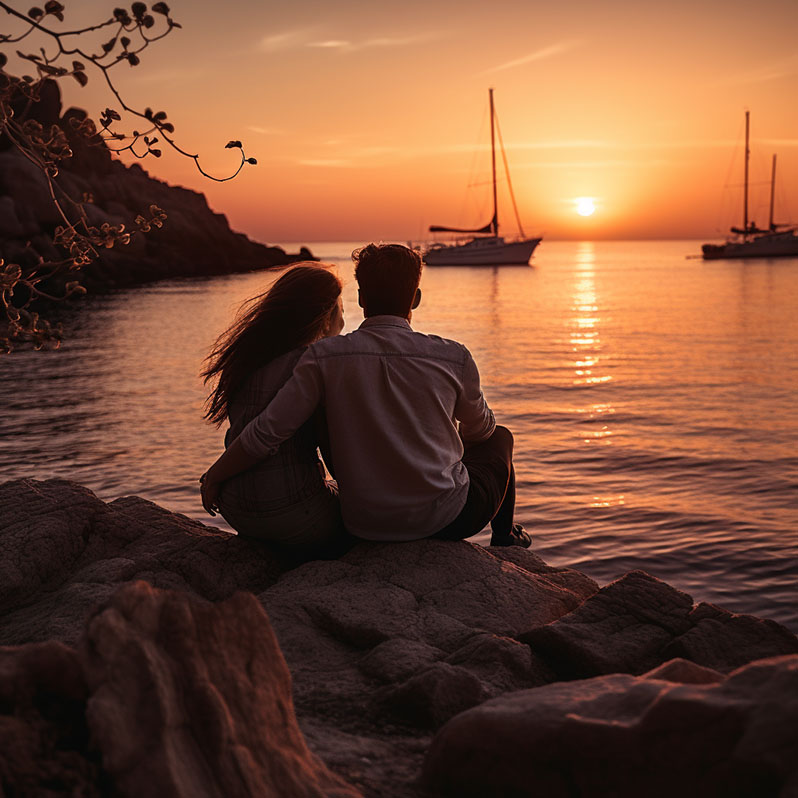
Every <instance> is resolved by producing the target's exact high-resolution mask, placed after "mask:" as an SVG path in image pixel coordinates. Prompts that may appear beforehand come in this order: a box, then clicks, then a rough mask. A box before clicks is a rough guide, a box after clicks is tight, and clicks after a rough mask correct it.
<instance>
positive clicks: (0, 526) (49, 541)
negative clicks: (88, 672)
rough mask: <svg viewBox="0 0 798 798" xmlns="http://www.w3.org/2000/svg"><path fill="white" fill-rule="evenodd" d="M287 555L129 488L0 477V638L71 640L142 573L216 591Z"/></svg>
mask: <svg viewBox="0 0 798 798" xmlns="http://www.w3.org/2000/svg"><path fill="white" fill-rule="evenodd" d="M287 567H288V566H287V564H286V563H285V562H284V561H282V560H281V559H280V558H279V557H278V556H277V555H275V554H274V552H273V551H271V550H270V549H269V548H267V547H266V546H264V545H263V544H262V543H259V542H257V541H251V540H247V539H246V538H242V537H238V536H236V535H230V534H227V533H224V532H220V531H218V530H215V529H213V528H212V527H206V526H204V525H203V524H200V523H198V522H196V521H192V520H190V519H188V518H186V517H185V516H181V515H177V514H176V513H170V512H169V511H167V510H164V509H163V508H161V507H158V506H157V505H155V504H152V503H151V502H148V501H145V500H144V499H140V498H137V497H130V498H123V499H117V500H116V501H114V502H111V503H110V504H105V503H104V502H102V501H100V500H99V499H98V498H97V497H96V496H95V495H94V494H93V493H92V492H91V491H89V490H87V489H86V488H83V487H81V486H80V485H76V484H74V483H71V482H67V481H65V480H49V481H47V482H36V481H33V480H19V481H17V482H7V483H5V484H2V485H0V644H5V645H11V644H18V643H28V642H38V641H44V640H50V639H55V640H59V641H62V642H66V643H75V642H76V641H77V640H78V638H79V637H80V634H81V630H82V627H83V623H84V621H85V619H86V616H87V615H88V614H89V612H90V611H91V610H92V608H93V607H94V606H95V605H96V604H97V603H98V602H100V601H104V600H106V599H107V598H108V597H109V596H110V595H111V593H113V592H114V590H115V589H116V588H117V587H119V586H120V585H122V584H124V583H126V582H130V581H135V580H137V579H144V580H146V581H148V582H149V583H150V584H153V585H155V586H158V587H162V588H172V589H178V590H186V591H189V592H192V593H194V594H196V595H198V596H202V597H203V598H206V599H210V600H213V601H217V600H219V599H223V598H227V597H229V596H231V595H232V594H233V593H235V592H236V591H238V590H249V591H253V592H260V591H262V590H264V589H265V588H266V587H268V586H269V585H270V584H272V583H274V582H275V581H276V580H277V579H278V577H279V576H280V574H281V573H282V572H283V571H284V570H285V569H286V568H287Z"/></svg>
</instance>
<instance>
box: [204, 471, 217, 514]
mask: <svg viewBox="0 0 798 798" xmlns="http://www.w3.org/2000/svg"><path fill="white" fill-rule="evenodd" d="M199 481H200V495H201V496H202V506H203V507H204V508H205V511H206V512H207V513H208V515H213V516H215V515H216V513H217V512H218V510H219V505H218V500H219V483H218V482H213V481H211V480H210V479H208V474H207V472H206V473H204V474H203V475H202V476H201V477H200V478H199Z"/></svg>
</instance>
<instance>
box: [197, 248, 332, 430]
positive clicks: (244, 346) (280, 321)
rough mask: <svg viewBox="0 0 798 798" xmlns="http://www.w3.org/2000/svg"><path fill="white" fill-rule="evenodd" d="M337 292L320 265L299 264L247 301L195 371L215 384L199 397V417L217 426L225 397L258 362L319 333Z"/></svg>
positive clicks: (226, 405)
mask: <svg viewBox="0 0 798 798" xmlns="http://www.w3.org/2000/svg"><path fill="white" fill-rule="evenodd" d="M340 295H341V281H340V280H339V279H338V277H336V276H335V275H334V274H333V273H332V272H331V271H329V270H328V269H326V268H325V267H324V266H319V265H317V264H315V263H301V264H299V265H297V266H294V267H293V268H292V269H289V270H288V271H287V272H285V273H284V274H283V275H281V276H280V278H279V279H278V280H277V281H276V282H275V283H274V284H273V285H272V287H271V288H270V289H269V290H268V291H266V292H265V293H263V294H260V295H258V296H255V297H253V298H252V299H249V300H247V301H246V302H245V303H244V304H243V305H242V306H241V309H240V310H239V312H238V315H237V317H236V320H235V321H234V322H233V324H232V325H231V326H230V328H229V329H228V330H227V331H226V332H224V333H222V335H220V336H219V338H218V339H217V340H216V343H215V344H214V345H213V349H212V350H211V352H210V354H209V355H208V357H207V358H205V363H206V367H205V369H204V370H203V371H202V373H201V375H200V376H201V377H203V378H204V382H205V383H206V384H207V383H208V382H210V381H211V380H213V379H216V380H217V382H216V386H215V388H214V389H213V391H212V392H211V394H210V396H209V397H208V399H207V401H206V402H205V418H207V419H208V420H209V421H211V422H212V423H214V424H215V425H216V426H217V427H218V426H219V425H220V424H221V423H222V422H223V421H224V420H225V418H227V415H228V409H229V407H230V401H231V400H232V398H233V396H234V395H235V393H236V391H238V390H239V389H240V388H241V386H242V385H243V384H244V381H245V380H246V379H247V377H249V376H250V375H251V374H252V373H253V372H255V371H256V370H257V369H259V368H260V367H261V366H265V365H266V364H267V363H269V362H270V361H272V360H274V359H275V358H276V357H279V356H280V355H283V354H285V353H286V352H290V351H291V350H292V349H296V348H297V347H299V346H306V345H307V344H310V343H312V342H313V341H316V340H317V339H319V338H321V337H322V335H324V333H325V331H326V328H327V325H328V323H329V319H330V313H331V312H332V310H333V308H334V307H335V305H336V303H337V302H338V297H339V296H340Z"/></svg>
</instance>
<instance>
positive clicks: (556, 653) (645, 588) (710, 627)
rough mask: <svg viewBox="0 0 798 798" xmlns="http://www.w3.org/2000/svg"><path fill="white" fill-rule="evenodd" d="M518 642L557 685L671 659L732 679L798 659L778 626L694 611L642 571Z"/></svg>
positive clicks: (796, 642) (713, 610)
mask: <svg viewBox="0 0 798 798" xmlns="http://www.w3.org/2000/svg"><path fill="white" fill-rule="evenodd" d="M518 639H519V640H521V641H523V642H525V643H527V644H528V645H529V646H530V647H531V649H532V651H533V652H534V654H535V655H536V656H537V657H539V658H540V659H541V660H542V661H544V662H545V663H546V664H547V665H548V666H549V667H550V668H551V669H552V670H553V671H554V672H555V673H556V674H557V678H559V679H579V678H586V677H589V676H596V675H599V674H606V673H632V674H642V673H644V672H645V671H647V670H650V669H651V668H654V667H656V666H657V665H660V664H662V663H663V662H666V661H668V660H670V659H672V658H674V657H681V658H684V659H687V660H690V661H692V662H695V663H697V664H698V665H703V666H706V667H708V668H713V669H716V670H721V671H730V670H732V669H733V668H736V667H738V666H739V665H742V664H744V663H746V662H751V661H752V660H754V659H761V658H764V657H773V656H778V655H780V654H794V653H798V638H796V636H795V635H794V634H792V633H791V632H790V631H789V630H788V629H785V628H784V627H783V626H781V625H780V624H777V623H775V622H774V621H764V620H761V619H759V618H754V617H753V616H750V615H734V614H732V613H729V612H727V611H725V610H721V609H719V608H717V607H713V606H712V605H709V604H701V605H699V606H698V607H696V608H695V609H694V608H693V600H692V598H691V597H690V596H688V595H687V594H686V593H683V592H681V591H680V590H676V588H673V587H671V586H670V585H668V584H666V583H665V582H662V581H661V580H659V579H656V578H655V577H653V576H650V575H649V574H647V573H645V572H643V571H630V572H629V573H628V574H626V575H625V576H623V577H621V578H620V579H618V580H616V581H615V582H612V583H611V584H609V585H607V586H606V587H603V588H602V589H601V590H599V591H598V592H597V593H596V594H595V595H594V596H592V597H590V598H589V599H588V600H587V601H585V602H584V603H583V604H582V605H581V606H579V607H578V608H577V609H576V610H574V611H573V612H571V613H569V614H568V615H565V616H564V617H562V618H560V619H559V620H557V621H555V622H554V623H550V624H548V625H546V626H539V627H535V628H532V629H530V630H528V631H525V632H524V633H522V634H521V635H519V636H518ZM551 681H554V679H552V680H551Z"/></svg>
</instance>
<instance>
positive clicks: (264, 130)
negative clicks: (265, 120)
mask: <svg viewBox="0 0 798 798" xmlns="http://www.w3.org/2000/svg"><path fill="white" fill-rule="evenodd" d="M247 130H251V131H252V132H253V133H260V135H261V136H278V135H280V134H282V132H283V131H282V130H278V129H277V128H276V127H260V126H259V125H247Z"/></svg>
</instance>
